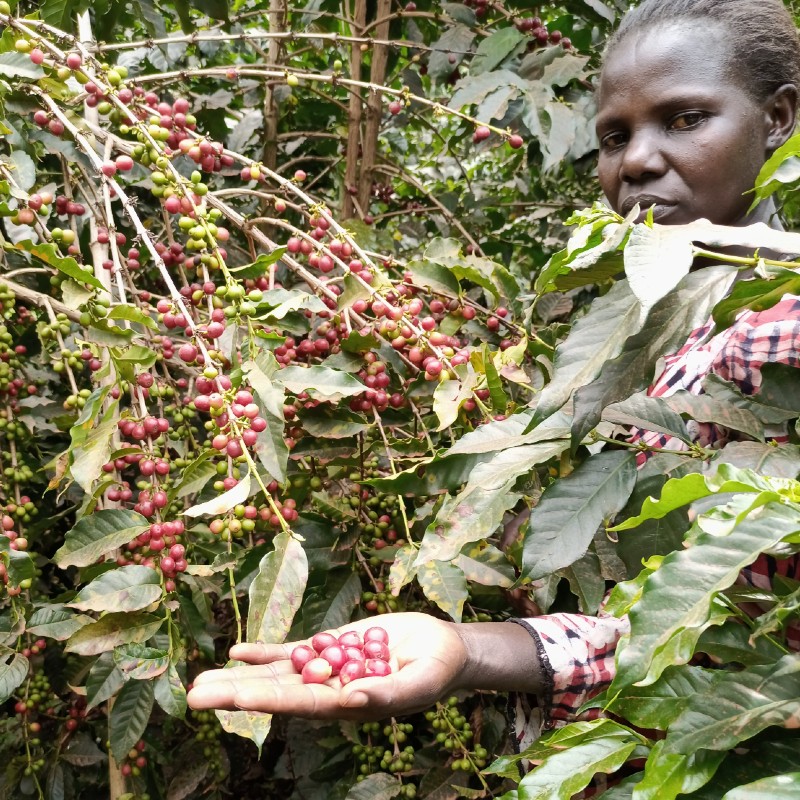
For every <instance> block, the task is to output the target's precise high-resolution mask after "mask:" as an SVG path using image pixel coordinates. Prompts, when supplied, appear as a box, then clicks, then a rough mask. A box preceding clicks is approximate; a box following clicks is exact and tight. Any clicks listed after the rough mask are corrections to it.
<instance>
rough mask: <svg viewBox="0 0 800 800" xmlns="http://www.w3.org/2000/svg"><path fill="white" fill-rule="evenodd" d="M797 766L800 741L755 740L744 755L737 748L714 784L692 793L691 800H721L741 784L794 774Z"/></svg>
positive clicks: (724, 763)
mask: <svg viewBox="0 0 800 800" xmlns="http://www.w3.org/2000/svg"><path fill="white" fill-rule="evenodd" d="M798 763H800V741H799V740H798V739H797V738H796V737H795V738H794V739H787V740H784V741H781V740H780V739H775V738H772V739H766V740H764V741H759V742H758V743H756V744H754V745H753V746H752V747H748V748H747V750H746V751H745V752H742V750H741V749H739V748H737V750H736V751H734V752H732V753H730V754H729V755H728V757H727V758H726V759H725V761H723V762H722V766H721V768H720V769H719V770H718V771H717V774H716V777H715V779H714V782H713V783H712V784H710V785H708V786H705V787H703V788H701V789H699V790H698V791H696V792H695V793H694V794H693V795H692V800H695V798H696V800H721V796H722V793H723V792H726V791H730V790H731V789H735V788H737V787H739V786H740V785H741V784H747V783H751V782H753V781H756V780H760V779H762V778H771V777H773V776H774V775H780V774H782V773H785V772H794V771H795V770H796V769H797V765H798ZM748 800H749V799H748ZM759 800H760V798H759Z"/></svg>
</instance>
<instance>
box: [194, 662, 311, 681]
mask: <svg viewBox="0 0 800 800" xmlns="http://www.w3.org/2000/svg"><path fill="white" fill-rule="evenodd" d="M286 677H294V678H297V680H301V678H300V675H299V674H298V673H297V672H296V671H295V668H294V667H293V666H292V662H291V661H287V660H283V661H275V662H273V663H272V664H247V665H245V666H241V667H228V668H227V669H210V670H207V671H206V672H201V673H200V674H199V675H198V676H197V677H196V678H195V679H194V685H195V686H203V685H205V684H207V683H215V682H218V681H235V680H246V679H248V678H256V679H258V680H269V681H275V680H277V681H284V680H285V678H286Z"/></svg>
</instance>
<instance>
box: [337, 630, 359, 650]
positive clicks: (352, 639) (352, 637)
mask: <svg viewBox="0 0 800 800" xmlns="http://www.w3.org/2000/svg"><path fill="white" fill-rule="evenodd" d="M339 644H340V645H341V646H342V647H363V646H364V642H362V641H361V637H360V636H359V635H358V634H357V633H356V632H355V631H347V632H346V633H343V634H342V635H341V636H340V637H339Z"/></svg>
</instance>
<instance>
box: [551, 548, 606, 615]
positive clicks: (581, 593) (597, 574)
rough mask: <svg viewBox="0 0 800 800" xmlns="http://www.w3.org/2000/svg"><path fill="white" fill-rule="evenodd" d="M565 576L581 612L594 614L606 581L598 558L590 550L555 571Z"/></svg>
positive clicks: (604, 590) (560, 575)
mask: <svg viewBox="0 0 800 800" xmlns="http://www.w3.org/2000/svg"><path fill="white" fill-rule="evenodd" d="M556 574H557V575H558V576H559V577H562V578H566V579H567V581H568V583H569V589H570V591H571V592H572V594H574V595H575V596H576V597H577V598H578V608H579V609H580V611H581V613H583V614H595V613H596V612H597V609H598V608H599V607H600V603H601V602H602V600H603V595H604V594H605V593H606V582H605V579H604V578H603V574H602V572H601V570H600V559H599V558H598V557H597V554H596V553H594V552H592V551H591V550H589V551H587V552H586V553H584V554H583V556H581V558H579V559H578V560H577V561H575V562H573V563H572V564H571V565H570V566H568V567H566V568H565V569H560V570H558V572H557V573H556Z"/></svg>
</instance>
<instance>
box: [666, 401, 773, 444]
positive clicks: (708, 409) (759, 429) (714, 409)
mask: <svg viewBox="0 0 800 800" xmlns="http://www.w3.org/2000/svg"><path fill="white" fill-rule="evenodd" d="M665 402H666V404H667V405H668V406H669V407H670V408H671V409H672V410H673V411H675V412H676V413H678V414H688V415H689V416H690V417H691V418H692V419H694V420H696V421H697V422H713V423H715V424H717V425H723V426H724V427H726V428H730V429H731V430H734V431H741V432H742V433H745V434H747V435H748V436H750V437H752V438H753V439H757V440H758V441H761V442H763V441H764V426H763V424H762V423H761V421H760V420H759V419H758V417H756V415H755V414H753V412H752V411H748V410H747V409H744V408H737V407H736V406H734V405H731V404H729V403H726V402H724V401H721V400H717V399H715V398H713V397H710V396H709V395H707V394H699V395H695V394H691V393H690V392H685V391H678V392H675V393H674V394H671V395H670V396H669V397H666V398H665Z"/></svg>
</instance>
